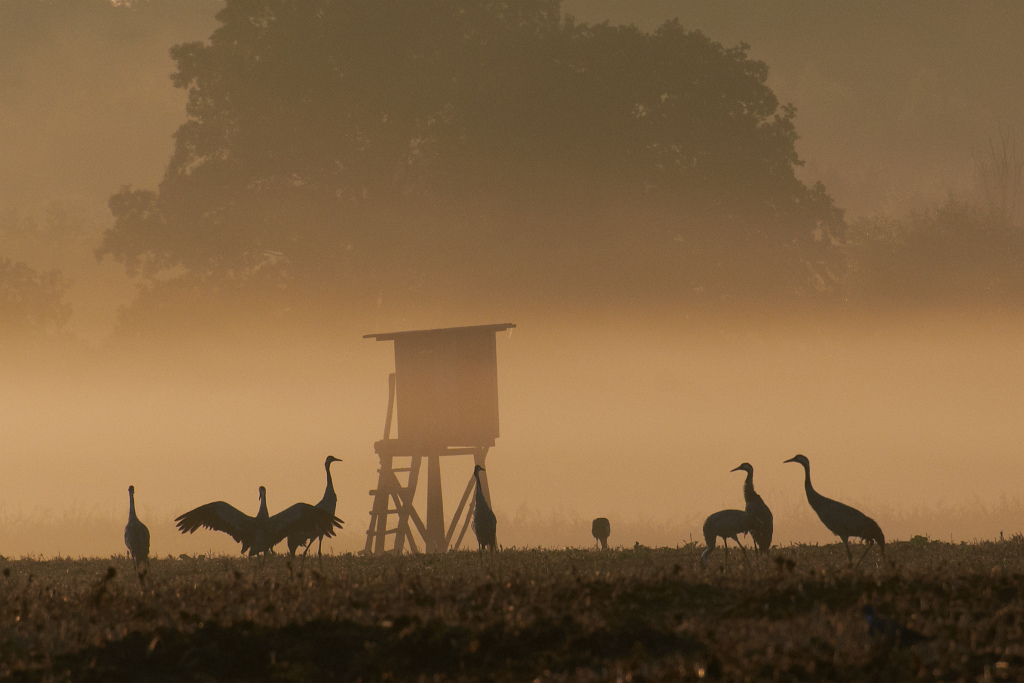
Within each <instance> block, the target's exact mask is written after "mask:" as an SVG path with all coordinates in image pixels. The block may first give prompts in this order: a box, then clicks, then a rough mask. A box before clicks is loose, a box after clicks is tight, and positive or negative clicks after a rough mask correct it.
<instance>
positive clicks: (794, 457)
mask: <svg viewBox="0 0 1024 683" xmlns="http://www.w3.org/2000/svg"><path fill="white" fill-rule="evenodd" d="M787 462H796V456H795V455H794V456H793V457H792V458H790V459H789V460H783V461H782V464H783V465H785V464H786V463H787Z"/></svg>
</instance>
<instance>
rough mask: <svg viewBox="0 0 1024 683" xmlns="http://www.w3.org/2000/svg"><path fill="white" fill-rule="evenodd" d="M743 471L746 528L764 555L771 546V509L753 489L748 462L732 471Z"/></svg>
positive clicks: (751, 468) (751, 471)
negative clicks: (744, 476)
mask: <svg viewBox="0 0 1024 683" xmlns="http://www.w3.org/2000/svg"><path fill="white" fill-rule="evenodd" d="M740 470H742V471H744V472H746V473H747V478H746V480H745V481H744V482H743V500H744V501H745V502H746V508H745V510H744V512H746V514H747V529H748V530H749V531H750V537H751V538H753V539H754V545H755V546H757V549H758V550H759V551H760V552H761V553H762V554H764V555H767V554H768V551H769V550H770V549H771V547H772V532H773V530H774V528H775V524H774V522H773V520H772V511H771V510H769V509H768V506H767V505H765V502H764V500H762V499H761V496H759V495H757V493H756V492H755V491H754V468H753V467H752V466H751V465H750V463H746V462H745V463H743V464H742V465H740V466H739V467H737V468H736V469H734V470H733V472H738V471H740Z"/></svg>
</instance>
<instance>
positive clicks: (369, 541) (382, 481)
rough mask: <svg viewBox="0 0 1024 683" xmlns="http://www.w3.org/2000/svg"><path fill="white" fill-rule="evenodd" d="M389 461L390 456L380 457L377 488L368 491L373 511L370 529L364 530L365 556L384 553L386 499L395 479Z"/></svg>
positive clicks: (386, 524) (386, 521) (386, 522)
mask: <svg viewBox="0 0 1024 683" xmlns="http://www.w3.org/2000/svg"><path fill="white" fill-rule="evenodd" d="M391 461H392V458H391V456H390V455H383V454H382V455H381V456H380V469H379V470H378V472H379V475H378V477H377V488H376V489H375V490H373V491H370V493H371V494H373V509H371V510H370V528H369V529H367V530H366V548H365V549H364V551H363V552H364V553H366V554H367V555H380V554H381V553H383V552H384V543H385V541H386V539H387V526H388V498H390V496H391V489H392V488H393V486H392V483H391V481H392V479H394V477H395V475H394V472H392V471H391Z"/></svg>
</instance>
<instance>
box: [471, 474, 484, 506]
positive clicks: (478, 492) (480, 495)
mask: <svg viewBox="0 0 1024 683" xmlns="http://www.w3.org/2000/svg"><path fill="white" fill-rule="evenodd" d="M473 477H475V478H476V499H477V500H478V501H479V500H482V501H484V503H487V498H485V497H484V487H483V486H481V485H480V473H479V472H474V473H473Z"/></svg>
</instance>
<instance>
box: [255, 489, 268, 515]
mask: <svg viewBox="0 0 1024 683" xmlns="http://www.w3.org/2000/svg"><path fill="white" fill-rule="evenodd" d="M256 519H270V513H269V512H267V494H266V493H264V492H263V491H260V511H259V512H257V513H256Z"/></svg>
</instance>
